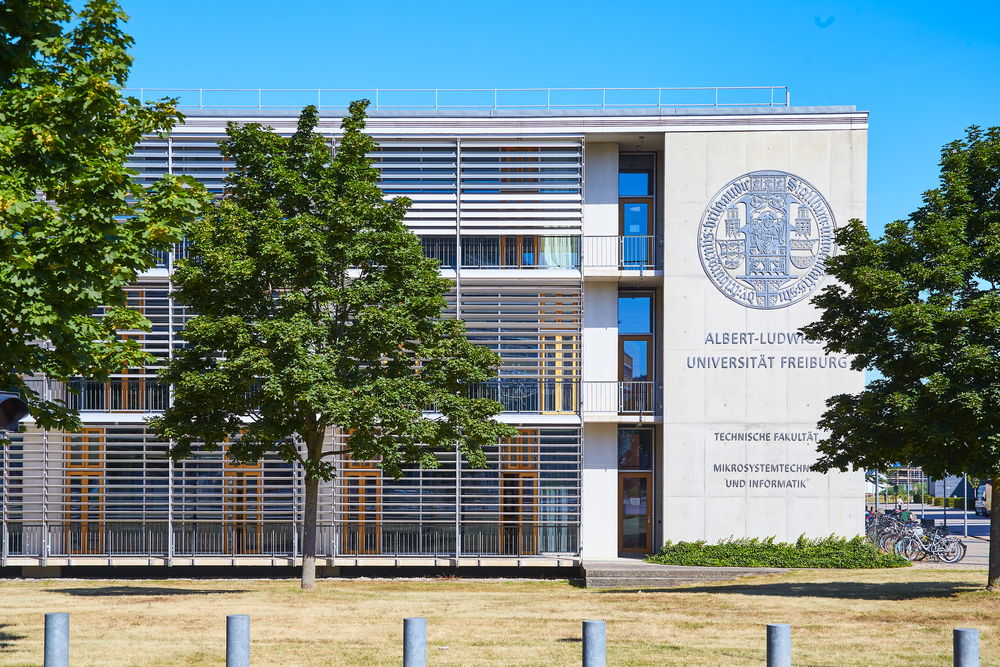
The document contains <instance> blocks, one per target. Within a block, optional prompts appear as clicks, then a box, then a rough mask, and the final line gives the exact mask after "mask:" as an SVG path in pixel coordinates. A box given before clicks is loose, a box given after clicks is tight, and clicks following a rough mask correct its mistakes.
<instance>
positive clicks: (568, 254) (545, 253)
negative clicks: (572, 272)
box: [541, 236, 578, 269]
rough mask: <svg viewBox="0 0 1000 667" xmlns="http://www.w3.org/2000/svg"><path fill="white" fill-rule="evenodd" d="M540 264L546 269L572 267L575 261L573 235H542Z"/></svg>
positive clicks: (574, 240) (576, 253) (575, 244)
mask: <svg viewBox="0 0 1000 667" xmlns="http://www.w3.org/2000/svg"><path fill="white" fill-rule="evenodd" d="M541 243H542V261H541V265H542V266H544V267H545V268H548V269H573V268H576V266H577V264H578V262H577V256H578V251H577V247H576V246H577V238H576V237H575V236H542V237H541Z"/></svg>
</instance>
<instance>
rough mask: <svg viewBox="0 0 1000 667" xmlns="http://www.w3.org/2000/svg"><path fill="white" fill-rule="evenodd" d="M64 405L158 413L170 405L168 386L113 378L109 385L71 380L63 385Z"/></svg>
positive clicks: (151, 380) (140, 379) (144, 379)
mask: <svg viewBox="0 0 1000 667" xmlns="http://www.w3.org/2000/svg"><path fill="white" fill-rule="evenodd" d="M66 389H67V391H66V392H65V400H66V404H67V405H68V406H69V407H70V408H72V409H73V410H86V411H91V410H93V411H98V412H158V411H160V410H166V409H167V406H168V405H169V403H170V387H169V386H168V385H165V384H160V383H159V382H157V380H156V379H155V378H151V377H136V378H126V377H116V378H112V379H111V380H110V381H109V382H97V381H95V380H85V379H75V380H70V381H69V382H67V383H66Z"/></svg>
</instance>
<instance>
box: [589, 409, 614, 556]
mask: <svg viewBox="0 0 1000 667" xmlns="http://www.w3.org/2000/svg"><path fill="white" fill-rule="evenodd" d="M617 448H618V425H617V424H613V423H589V424H587V423H585V424H584V426H583V476H582V477H583V479H582V484H581V486H582V488H581V495H582V508H581V514H582V522H583V525H582V526H581V533H582V535H581V547H582V548H581V551H580V554H581V556H582V557H583V558H584V559H587V560H605V559H609V558H617V557H618V449H617Z"/></svg>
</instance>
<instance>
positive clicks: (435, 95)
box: [434, 88, 438, 111]
mask: <svg viewBox="0 0 1000 667" xmlns="http://www.w3.org/2000/svg"><path fill="white" fill-rule="evenodd" d="M437 110H438V89H437V88H435V89H434V111H437Z"/></svg>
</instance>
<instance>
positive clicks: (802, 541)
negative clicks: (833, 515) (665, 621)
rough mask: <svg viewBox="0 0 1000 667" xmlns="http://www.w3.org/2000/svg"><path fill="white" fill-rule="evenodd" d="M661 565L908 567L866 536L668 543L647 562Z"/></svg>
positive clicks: (905, 561) (902, 559) (906, 562)
mask: <svg viewBox="0 0 1000 667" xmlns="http://www.w3.org/2000/svg"><path fill="white" fill-rule="evenodd" d="M646 560H647V561H649V562H650V563H659V564H661V565H701V566H710V567H830V568H841V569H853V568H880V567H906V566H908V565H909V564H910V562H909V561H908V560H906V559H905V558H903V557H902V556H897V555H895V554H887V553H883V552H882V551H879V549H878V548H877V547H876V546H875V545H874V544H872V543H871V542H869V541H868V540H866V539H865V538H863V537H853V538H851V539H847V538H844V537H836V536H833V535H831V536H830V537H824V538H819V539H808V538H806V537H805V536H800V537H799V539H798V540H796V541H795V543H794V544H790V543H788V542H775V541H774V538H773V537H771V538H767V539H763V540H761V539H757V538H741V539H729V540H723V541H721V542H719V543H717V544H708V543H707V542H704V541H699V542H667V543H666V544H664V545H663V547H662V548H661V549H660V550H659V552H657V553H656V554H654V555H652V556H650V557H649V558H647V559H646Z"/></svg>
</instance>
